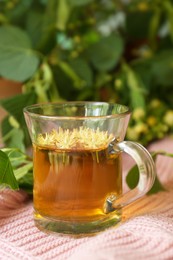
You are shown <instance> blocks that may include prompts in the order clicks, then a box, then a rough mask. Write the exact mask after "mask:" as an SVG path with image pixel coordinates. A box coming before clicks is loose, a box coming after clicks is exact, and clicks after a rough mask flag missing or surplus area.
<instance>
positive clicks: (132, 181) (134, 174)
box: [126, 165, 165, 195]
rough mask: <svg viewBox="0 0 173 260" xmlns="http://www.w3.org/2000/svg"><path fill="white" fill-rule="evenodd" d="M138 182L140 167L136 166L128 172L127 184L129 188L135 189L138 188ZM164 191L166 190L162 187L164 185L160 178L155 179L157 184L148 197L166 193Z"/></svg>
mask: <svg viewBox="0 0 173 260" xmlns="http://www.w3.org/2000/svg"><path fill="white" fill-rule="evenodd" d="M138 181H139V171H138V167H137V166H136V165H135V166H134V167H132V169H131V170H130V171H129V172H128V175H127V177H126V183H127V185H128V186H129V188H130V189H134V188H135V187H136V186H137V184H138ZM164 190H165V188H164V187H163V186H162V184H161V183H160V181H159V179H158V177H157V176H156V179H155V182H154V184H153V187H152V188H151V190H150V191H149V192H148V195H149V194H154V193H157V192H159V191H164Z"/></svg>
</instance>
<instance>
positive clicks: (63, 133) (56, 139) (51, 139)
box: [37, 127, 114, 149]
mask: <svg viewBox="0 0 173 260" xmlns="http://www.w3.org/2000/svg"><path fill="white" fill-rule="evenodd" d="M113 139H114V136H113V134H108V132H107V131H100V129H99V128H97V129H96V130H94V129H91V128H87V127H80V128H74V129H73V130H69V129H62V128H61V127H59V128H58V129H57V130H56V129H52V131H51V132H49V133H48V132H46V133H44V134H39V135H38V138H37V145H41V146H53V147H55V148H56V149H99V148H103V147H107V146H108V144H109V143H110V142H111V141H113Z"/></svg>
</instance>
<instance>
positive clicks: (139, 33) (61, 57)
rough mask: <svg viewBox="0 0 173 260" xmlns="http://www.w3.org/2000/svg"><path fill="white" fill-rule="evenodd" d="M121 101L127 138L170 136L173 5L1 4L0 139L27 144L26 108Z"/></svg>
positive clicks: (150, 1)
mask: <svg viewBox="0 0 173 260" xmlns="http://www.w3.org/2000/svg"><path fill="white" fill-rule="evenodd" d="M62 100H67V101H70V100H90V101H94V100H96V101H109V102H117V103H121V104H124V105H128V106H130V108H131V110H132V111H133V113H132V117H131V121H130V125H129V128H128V131H127V137H126V138H127V139H130V140H133V141H139V142H140V143H142V144H144V145H148V144H149V143H150V142H152V141H154V140H157V139H160V138H163V137H164V136H166V135H168V134H169V135H170V134H171V133H172V130H173V0H133V1H132V0H131V1H130V0H100V1H97V0H95V1H94V0H8V1H7V0H0V106H1V110H0V118H1V136H2V137H1V140H2V141H3V143H5V145H7V146H10V147H14V146H15V147H19V148H20V149H22V150H25V148H26V147H27V146H28V145H29V144H30V141H29V138H28V135H27V130H26V126H25V122H24V118H23V112H22V109H23V107H24V106H26V105H29V104H33V103H38V102H48V101H51V102H54V101H62Z"/></svg>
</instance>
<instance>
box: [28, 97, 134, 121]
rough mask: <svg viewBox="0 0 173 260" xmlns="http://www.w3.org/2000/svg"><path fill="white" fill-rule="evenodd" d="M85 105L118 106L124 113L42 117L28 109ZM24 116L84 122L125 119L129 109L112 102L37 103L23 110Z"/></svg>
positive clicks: (129, 112)
mask: <svg viewBox="0 0 173 260" xmlns="http://www.w3.org/2000/svg"><path fill="white" fill-rule="evenodd" d="M85 104H91V105H92V104H93V105H94V104H95V105H102V104H107V105H112V106H117V107H118V106H119V107H121V108H124V109H125V111H121V112H117V113H115V114H110V115H96V116H95V115H93V116H91V115H89V116H60V115H42V114H39V113H36V112H31V111H29V109H32V108H33V109H34V108H39V107H40V108H44V107H48V106H60V107H61V106H63V105H64V106H65V105H74V106H79V105H85ZM23 112H24V114H26V115H28V116H31V117H33V118H36V117H39V118H42V119H51V120H53V119H54V120H57V119H61V120H63V119H64V120H65V119H68V120H84V119H104V118H105V119H108V118H120V117H125V116H127V115H130V114H131V111H130V108H129V107H128V106H126V105H123V104H119V103H114V102H102V101H61V102H46V103H37V104H33V105H29V106H26V107H24V108H23Z"/></svg>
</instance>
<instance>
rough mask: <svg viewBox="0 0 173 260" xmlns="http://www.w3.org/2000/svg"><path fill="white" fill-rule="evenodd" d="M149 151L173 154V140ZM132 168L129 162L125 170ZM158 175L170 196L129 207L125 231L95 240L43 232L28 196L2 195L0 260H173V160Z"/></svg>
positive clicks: (161, 162) (162, 162)
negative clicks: (34, 220)
mask: <svg viewBox="0 0 173 260" xmlns="http://www.w3.org/2000/svg"><path fill="white" fill-rule="evenodd" d="M149 149H150V150H158V149H162V150H166V151H168V152H172V153H173V140H172V139H170V138H168V139H164V140H162V141H160V142H156V143H154V144H153V145H152V146H150V147H149ZM130 164H131V163H130V161H129V162H128V161H127V160H126V167H125V168H126V169H127V168H128V167H129V165H130ZM126 169H125V170H126ZM157 170H158V176H159V178H160V180H161V181H162V183H164V185H165V187H167V189H168V191H166V192H159V193H158V194H154V195H152V196H145V197H144V198H143V199H141V200H140V201H138V202H136V203H133V204H132V205H131V206H128V207H126V208H125V209H124V211H123V215H124V221H123V222H122V223H121V224H120V225H118V226H117V227H115V228H111V229H109V230H106V231H104V232H102V233H99V234H98V235H95V236H91V237H83V238H73V237H70V236H61V235H58V234H57V235H48V234H45V233H43V232H41V231H39V230H38V229H37V228H36V227H35V226H34V222H33V217H32V211H33V209H32V202H31V201H29V200H28V199H27V196H26V194H25V193H24V192H12V191H1V193H0V259H3V260H6V259H10V260H12V259H18V260H21V259H22V260H23V259H31V260H34V259H60V260H61V259H62V260H63V259H68V260H80V259H81V260H88V259H89V260H92V259H93V260H104V259H105V260H113V259H116V260H119V259H125V260H128V259H133V260H138V259H140V260H141V259H156V260H158V259H173V159H171V158H168V157H163V156H160V157H159V158H158V160H157Z"/></svg>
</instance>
